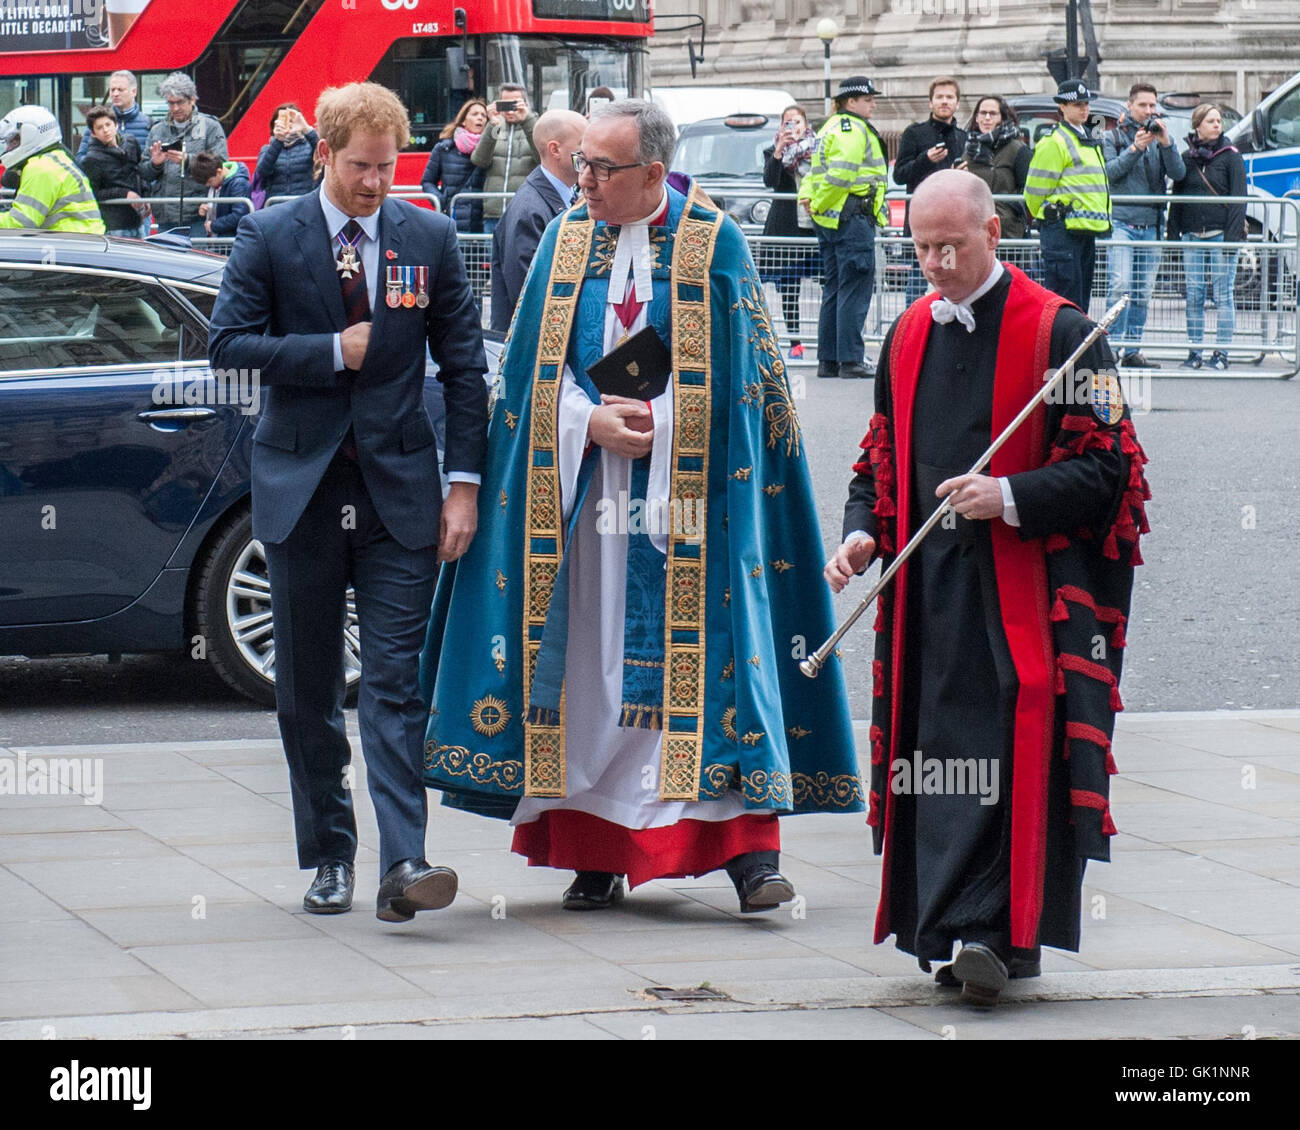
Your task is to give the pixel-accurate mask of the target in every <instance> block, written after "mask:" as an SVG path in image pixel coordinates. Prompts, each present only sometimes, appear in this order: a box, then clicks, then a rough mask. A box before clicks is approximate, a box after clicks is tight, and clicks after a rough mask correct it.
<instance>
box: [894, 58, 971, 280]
mask: <svg viewBox="0 0 1300 1130" xmlns="http://www.w3.org/2000/svg"><path fill="white" fill-rule="evenodd" d="M960 101H961V88H960V87H959V86H958V85H957V80H956V79H955V78H953V77H952V76H951V75H940V76H939V77H938V78H936V79H933V80H932V81H931V82H930V116H929V117H928V118H927V119H926V120H925V121H923V122H913V123H912V124H911V125H910V126H908V127H907V129H905V130H903V136H902V137H901V138H899V141H898V157H897V158H896V159H895V161H894V183H895V184H900V185H903V186H904V187H905V188H906V189H907V195H908V196H909V197H910V196H911V195H912V193H914V192H915V191H916V189H917V186H919V185H920V183H921V182H922V181H923V180H925V178H926V177H928V176H929V175H930V174H931V173H934V172H937V171H938V170H939V169H951V168H952V167H953V166H954V165H955V164H956V163H957V162H958V161H960V160H961V156H962V151H963V150H964V149H965V148H966V131H965V130H964V129H958V128H957V103H958V102H960ZM903 234H904V235H905V236H910V235H911V234H912V227H911V204H910V202H909V204H908V210H907V212H905V213H904V216H903ZM924 293H925V276H924V275H922V274H921V266H920V264H919V263H918V262H917V261H916V260H915V259H913V261H912V267H911V270H910V271H909V272H908V276H907V301H908V302H909V303H911V302H914V301H916V299H918V298H920V297H921V295H923V294H924Z"/></svg>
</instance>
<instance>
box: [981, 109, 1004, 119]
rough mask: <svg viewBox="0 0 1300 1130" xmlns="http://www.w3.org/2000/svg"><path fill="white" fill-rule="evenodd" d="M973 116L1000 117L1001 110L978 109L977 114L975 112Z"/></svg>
mask: <svg viewBox="0 0 1300 1130" xmlns="http://www.w3.org/2000/svg"><path fill="white" fill-rule="evenodd" d="M975 116H976V117H977V118H1000V117H1002V111H1001V110H981V111H980V112H979V113H978V114H976V115H975Z"/></svg>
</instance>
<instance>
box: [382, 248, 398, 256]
mask: <svg viewBox="0 0 1300 1130" xmlns="http://www.w3.org/2000/svg"><path fill="white" fill-rule="evenodd" d="M384 258H385V259H396V258H397V252H396V251H394V250H393V249H392V248H391V247H390V248H389V249H388V250H387V251H385V252H384Z"/></svg>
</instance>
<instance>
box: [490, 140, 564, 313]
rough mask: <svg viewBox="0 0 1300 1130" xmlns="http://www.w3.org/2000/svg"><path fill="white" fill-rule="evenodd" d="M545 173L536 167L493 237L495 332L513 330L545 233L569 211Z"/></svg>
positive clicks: (508, 206)
mask: <svg viewBox="0 0 1300 1130" xmlns="http://www.w3.org/2000/svg"><path fill="white" fill-rule="evenodd" d="M568 206H569V202H568V201H567V200H561V199H560V194H559V193H558V192H556V191H555V186H554V185H553V184H551V182H550V180H549V179H548V178H547V176H546V173H545V172H543V171H542V167H541V166H540V165H538V166H537V168H535V169H534V170H533V171H532V172H531V173H529V174H528V176H527V177H525V178H524V183H523V184H521V185H520V186H519V189H518V191H517V192H516V193H515V194H514V196H513V197H511V199H510V203H508V204H507V205H506V210H505V212H504V213H503V214H502V216H501V219H500V221H499V222H498V223H497V226H496V230H495V231H494V232H493V233H492V323H491V324H492V328H493V330H496V331H498V332H500V333H505V332H506V331H507V330H508V329H509V328H510V319H511V318H512V317H513V316H514V312H515V304H516V303H517V302H518V301H519V296H520V295H521V294H522V293H523V292H524V279H525V278H527V276H528V268H529V267H530V266H531V265H532V262H533V256H534V255H536V254H537V245H538V244H539V243H541V241H542V232H544V231H545V230H546V225H547V224H549V223H550V222H551V221H552V220H553V219H555V217H556V216H558V215H559V214H560V213H561V212H563V211H564V210H565V209H566V208H568Z"/></svg>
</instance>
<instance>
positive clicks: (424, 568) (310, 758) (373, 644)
mask: <svg viewBox="0 0 1300 1130" xmlns="http://www.w3.org/2000/svg"><path fill="white" fill-rule="evenodd" d="M265 549H266V561H267V566H268V570H269V573H270V581H271V615H272V620H273V623H274V629H275V700H276V713H277V715H278V718H279V723H280V736H281V738H282V740H283V742H284V752H285V757H286V758H287V760H288V763H289V781H290V786H291V789H292V794H293V816H294V828H295V831H296V834H297V840H298V864H299V866H300V867H303V868H315V867H319V866H320V865H321V864H323V863H327V862H329V861H331V860H345V861H348V862H351V861H352V860H353V859H354V858H355V856H356V848H357V830H356V819H355V816H354V814H353V810H352V795H351V780H350V774H349V773H348V772H347V768H348V764H349V762H350V760H351V749H350V747H349V745H348V739H347V733H346V730H345V726H344V719H343V699H344V693H345V676H344V668H343V629H344V624H345V618H346V603H345V602H346V590H347V586H348V585H349V584H351V585H352V586H353V589H354V590H355V593H356V603H357V617H358V620H359V631H360V645H361V688H360V695H359V700H358V721H359V723H360V727H361V749H362V753H363V754H364V756H365V759H366V771H367V778H368V782H369V786H370V796H371V800H372V801H373V802H374V806H375V814H376V816H377V818H378V822H379V848H380V873H381V874H382V873H383V872H385V871H387V870H388V869H389V868H390V867H391V866H392V865H393V864H394V863H396V862H398V861H399V860H402V859H410V858H418V857H421V856H423V855H424V832H425V824H426V822H427V819H428V802H427V799H426V796H425V789H424V778H423V767H424V733H425V726H426V724H427V722H428V711H429V706H428V703H427V702H425V701H424V699H423V697H422V695H421V693H420V686H419V664H420V650H421V648H422V647H423V645H424V638H425V633H426V631H427V630H428V623H429V607H430V605H431V604H432V602H433V588H434V582H435V580H436V577H437V569H438V564H437V549H436V547H434V546H428V547H426V548H423V549H416V550H409V549H406V548H405V547H404V546H402V545H401V544H400V543H399V542H397V541H396V540H395V539H394V538H393V537H392V535H391V534H389V533H388V531H387V530H386V529H385V528H384V524H383V522H381V521H380V519H379V515H378V513H377V512H376V511H375V508H374V505H373V504H372V503H371V500H370V495H369V493H368V492H367V490H366V486H365V482H364V481H363V479H362V476H361V469H360V468H359V467H358V466H357V464H356V463H354V462H353V461H352V460H350V459H348V458H346V457H345V456H343V455H341V454H340V455H336V456H335V457H334V460H333V462H332V463H331V464H330V465H329V468H328V469H327V470H326V472H325V475H324V477H323V478H322V479H321V482H320V485H319V486H318V487H317V488H316V493H315V494H314V495H313V496H312V499H311V502H309V503H308V504H307V509H306V510H305V511H304V512H303V515H302V517H301V518H300V519H299V520H298V524H297V525H296V526H294V528H293V532H292V533H291V534H290V535H289V536H288V537H287V538H286V539H285V540H284V541H283V542H280V543H279V544H267V545H266V547H265Z"/></svg>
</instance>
